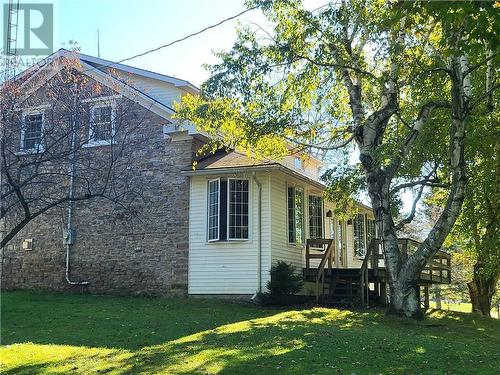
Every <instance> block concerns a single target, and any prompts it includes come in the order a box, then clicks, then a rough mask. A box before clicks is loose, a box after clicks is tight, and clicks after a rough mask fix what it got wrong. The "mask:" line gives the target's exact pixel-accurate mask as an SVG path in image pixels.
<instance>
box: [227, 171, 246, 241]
mask: <svg viewBox="0 0 500 375" xmlns="http://www.w3.org/2000/svg"><path fill="white" fill-rule="evenodd" d="M231 180H236V181H247V182H248V212H247V215H248V224H247V227H248V229H247V230H248V235H247V238H231V237H229V216H230V210H229V205H230V202H229V197H230V194H231V193H230V188H229V187H230V183H229V181H231ZM250 196H251V194H250V179H249V178H236V177H228V178H227V202H226V204H227V210H226V216H227V218H226V220H227V225H226V241H230V242H233V241H249V240H250V207H251V206H250Z"/></svg>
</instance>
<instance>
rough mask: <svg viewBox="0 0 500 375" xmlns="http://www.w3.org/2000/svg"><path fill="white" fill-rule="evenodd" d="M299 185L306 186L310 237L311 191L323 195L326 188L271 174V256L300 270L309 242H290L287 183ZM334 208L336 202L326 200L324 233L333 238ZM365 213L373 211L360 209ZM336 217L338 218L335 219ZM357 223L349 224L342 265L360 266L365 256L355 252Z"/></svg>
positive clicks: (315, 263) (313, 264) (317, 262)
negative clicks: (332, 217) (360, 256)
mask: <svg viewBox="0 0 500 375" xmlns="http://www.w3.org/2000/svg"><path fill="white" fill-rule="evenodd" d="M288 186H298V187H302V188H303V189H304V224H305V237H306V238H309V208H308V207H309V202H308V197H309V195H320V194H321V193H322V191H321V190H320V189H318V188H317V187H315V186H313V185H309V184H307V183H305V182H303V181H301V180H298V179H295V178H293V177H289V176H288V175H286V174H284V173H281V172H280V173H273V175H272V178H271V188H272V194H271V207H272V234H271V260H272V263H275V262H277V261H279V260H282V261H285V262H287V263H291V264H293V265H294V266H295V267H297V268H298V269H299V270H301V269H302V268H303V267H304V266H305V245H304V246H300V245H293V244H289V243H288V220H287V187H288ZM333 209H334V203H333V202H329V201H327V200H326V199H325V200H324V207H323V237H324V238H330V226H329V219H328V218H327V217H326V213H327V212H328V210H332V211H333ZM360 212H361V213H368V215H369V216H370V217H372V214H371V212H369V211H367V210H365V209H360ZM333 220H335V218H334V219H333ZM353 234H354V232H353V226H352V224H350V225H346V239H345V242H346V253H347V254H346V255H347V256H346V259H345V263H344V264H339V265H338V266H339V267H349V268H353V267H355V268H359V267H360V266H361V264H362V262H363V261H362V260H360V259H358V258H356V257H355V256H354V246H353V244H354V241H353ZM318 264H319V260H314V259H313V260H311V266H312V267H314V266H315V265H316V266H317V265H318Z"/></svg>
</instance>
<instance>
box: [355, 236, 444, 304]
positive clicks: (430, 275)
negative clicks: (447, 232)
mask: <svg viewBox="0 0 500 375" xmlns="http://www.w3.org/2000/svg"><path fill="white" fill-rule="evenodd" d="M398 245H399V247H400V250H401V254H402V256H403V261H405V260H406V259H407V258H408V257H409V256H411V255H412V254H413V253H414V252H415V251H416V249H417V248H418V247H419V246H420V242H418V241H416V240H414V239H411V238H400V239H398ZM380 263H382V264H380ZM383 263H384V256H383V254H382V240H380V239H374V240H372V241H371V242H370V245H369V246H368V249H367V252H366V255H365V258H364V260H363V264H362V266H361V269H360V289H361V290H360V293H361V301H362V303H363V304H368V303H369V293H370V283H369V277H368V276H369V274H368V270H369V269H372V270H373V271H372V272H373V276H374V277H375V278H377V277H378V276H379V273H380V271H381V270H384V271H385V265H384V264H383ZM384 276H385V272H384ZM420 280H421V281H424V282H426V281H428V282H429V283H433V282H435V283H446V284H449V283H451V255H450V254H448V253H446V252H444V251H442V250H438V252H437V253H436V254H435V255H434V257H433V258H432V259H431V260H430V261H429V262H427V264H426V266H425V267H424V269H423V270H422V272H421V273H420Z"/></svg>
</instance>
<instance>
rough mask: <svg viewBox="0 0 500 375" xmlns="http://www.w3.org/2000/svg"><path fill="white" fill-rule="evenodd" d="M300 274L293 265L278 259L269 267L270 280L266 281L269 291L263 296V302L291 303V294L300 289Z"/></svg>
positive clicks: (301, 283) (301, 284)
mask: <svg viewBox="0 0 500 375" xmlns="http://www.w3.org/2000/svg"><path fill="white" fill-rule="evenodd" d="M303 284H304V283H303V282H302V276H301V275H300V274H298V273H297V272H296V269H295V267H294V266H293V265H291V264H288V263H286V262H283V261H278V262H277V263H276V264H275V265H274V266H272V267H271V280H270V281H268V283H267V289H268V290H269V293H266V294H265V295H264V296H263V297H264V298H263V301H264V302H265V303H271V304H284V303H285V304H287V303H293V302H294V301H295V299H294V298H293V296H294V295H295V294H296V293H297V292H299V291H300V290H301V289H302V286H303Z"/></svg>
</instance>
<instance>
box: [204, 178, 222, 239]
mask: <svg viewBox="0 0 500 375" xmlns="http://www.w3.org/2000/svg"><path fill="white" fill-rule="evenodd" d="M215 181H217V182H218V183H219V184H218V186H219V189H218V191H217V238H212V239H210V183H212V182H215ZM215 241H220V178H214V179H211V180H208V181H207V242H215Z"/></svg>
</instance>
